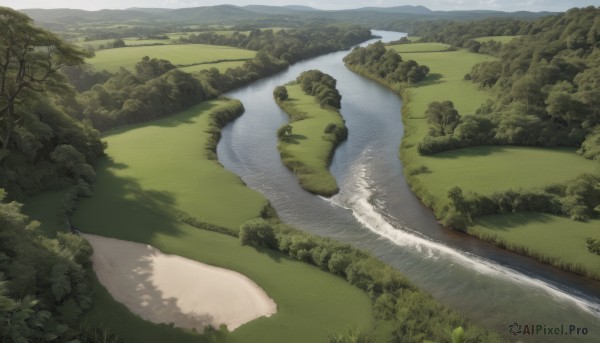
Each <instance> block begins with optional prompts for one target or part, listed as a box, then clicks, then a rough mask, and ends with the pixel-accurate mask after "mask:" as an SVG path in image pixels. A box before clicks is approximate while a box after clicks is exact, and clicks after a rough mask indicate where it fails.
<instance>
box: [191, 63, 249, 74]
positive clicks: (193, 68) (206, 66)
mask: <svg viewBox="0 0 600 343" xmlns="http://www.w3.org/2000/svg"><path fill="white" fill-rule="evenodd" d="M244 63H245V61H227V62H215V63H204V64H197V65H194V66H189V67H181V68H179V70H181V71H184V72H186V73H190V74H193V73H197V72H200V71H202V70H207V69H210V68H217V69H218V70H219V71H220V72H221V73H223V72H225V71H226V70H227V69H229V68H236V67H240V66H243V65H244Z"/></svg>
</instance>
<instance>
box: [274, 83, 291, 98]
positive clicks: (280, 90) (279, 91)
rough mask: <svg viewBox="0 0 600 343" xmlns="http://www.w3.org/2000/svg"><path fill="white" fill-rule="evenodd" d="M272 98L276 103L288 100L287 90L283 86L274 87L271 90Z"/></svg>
mask: <svg viewBox="0 0 600 343" xmlns="http://www.w3.org/2000/svg"><path fill="white" fill-rule="evenodd" d="M273 97H274V98H275V100H278V101H281V100H286V99H287V98H288V92H287V88H285V86H277V87H275V89H274V90H273Z"/></svg>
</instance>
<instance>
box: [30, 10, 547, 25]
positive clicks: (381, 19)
mask: <svg viewBox="0 0 600 343" xmlns="http://www.w3.org/2000/svg"><path fill="white" fill-rule="evenodd" d="M22 12H23V13H26V14H27V15H29V16H30V17H32V18H33V19H34V20H35V21H36V22H38V23H40V24H41V25H44V24H47V26H51V27H56V25H58V24H60V25H61V27H63V28H64V27H66V26H71V27H72V26H77V25H81V24H85V23H103V24H106V23H109V24H132V25H143V24H150V25H153V23H169V24H182V25H184V24H225V25H236V24H257V23H261V22H263V23H264V22H265V21H270V22H271V23H278V24H281V25H286V23H289V24H290V25H292V23H294V22H296V23H297V22H300V21H304V20H316V21H328V22H343V23H353V24H360V25H364V26H370V27H373V28H377V27H379V28H380V27H385V25H386V24H389V23H392V22H398V21H403V20H404V21H409V20H410V21H415V20H432V19H450V20H452V19H455V20H463V19H481V18H486V17H514V18H519V19H534V18H539V17H541V16H546V15H549V14H552V13H550V12H540V13H536V12H525V11H521V12H513V13H510V12H499V11H481V10H476V11H432V10H430V9H428V8H426V7H424V6H395V7H373V6H371V7H363V8H357V9H345V10H336V11H324V10H319V9H315V8H312V7H308V6H299V5H292V6H264V5H249V6H244V7H240V6H234V5H218V6H202V7H192V8H181V9H164V8H129V9H126V10H100V11H84V10H74V9H26V10H22ZM53 25H54V26H53Z"/></svg>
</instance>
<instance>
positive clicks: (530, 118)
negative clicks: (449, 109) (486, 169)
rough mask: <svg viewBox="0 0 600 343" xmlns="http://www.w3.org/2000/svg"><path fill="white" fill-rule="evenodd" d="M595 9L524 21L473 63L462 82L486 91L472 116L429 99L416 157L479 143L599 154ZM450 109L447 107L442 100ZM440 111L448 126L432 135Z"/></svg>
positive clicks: (599, 30) (599, 36) (599, 24)
mask: <svg viewBox="0 0 600 343" xmlns="http://www.w3.org/2000/svg"><path fill="white" fill-rule="evenodd" d="M599 14H600V9H597V8H593V7H588V8H585V9H573V10H570V11H568V12H566V13H565V14H561V15H558V16H555V17H550V18H545V19H541V20H539V21H536V22H534V23H530V24H529V23H527V24H524V25H523V27H528V28H530V29H529V30H528V31H527V32H528V33H529V34H526V35H523V36H521V37H520V38H517V39H515V40H513V41H511V42H509V43H507V44H505V45H504V46H503V47H502V49H501V50H500V58H499V60H498V61H492V62H484V63H480V64H478V65H476V66H474V67H473V70H472V72H471V73H470V74H467V75H465V78H466V79H469V80H472V81H473V82H475V83H478V84H479V85H480V87H482V88H485V89H488V90H489V91H490V92H491V93H492V94H493V96H492V100H490V101H488V103H486V104H483V105H482V106H481V108H480V109H479V110H478V111H477V113H475V114H472V113H463V114H460V115H457V116H456V115H455V116H451V118H450V117H447V116H444V115H443V114H441V113H442V112H443V111H441V109H439V108H437V109H436V108H433V107H436V106H438V105H437V104H432V105H431V106H433V107H431V108H430V110H429V111H428V113H427V116H428V118H429V119H430V122H431V123H434V124H432V130H430V133H429V135H428V137H426V138H425V140H424V142H423V143H422V144H421V146H420V147H419V151H420V152H421V153H422V154H432V153H435V152H439V151H443V150H448V149H453V148H457V147H464V146H470V145H485V144H493V145H498V144H510V145H527V146H545V147H553V146H571V147H577V148H580V150H579V153H580V154H581V155H582V156H584V157H586V158H590V159H595V158H598V157H599V156H600V146H599V145H598V143H599V141H600V133H599V126H598V125H599V124H600V112H599V111H598V108H599V106H600V103H599V102H598V99H600V91H599V90H598V80H599V79H600V78H599V76H600V63H599V62H598V61H600V59H599V56H600V50H599V49H598V47H599V45H600V20H599V19H598V18H599ZM447 105H448V106H450V105H451V104H447ZM436 115H437V116H440V115H441V118H443V119H444V120H445V121H448V122H449V124H448V126H449V130H448V131H446V132H440V130H438V129H436V128H435V126H436V125H437V124H435V123H436V122H439V119H436V118H434V117H435V116H436Z"/></svg>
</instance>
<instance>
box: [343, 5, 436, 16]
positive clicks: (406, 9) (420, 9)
mask: <svg viewBox="0 0 600 343" xmlns="http://www.w3.org/2000/svg"><path fill="white" fill-rule="evenodd" d="M349 11H359V12H360V11H372V12H385V13H408V14H425V15H427V14H430V13H431V12H432V11H431V10H430V9H429V8H427V7H425V6H411V5H406V6H395V7H362V8H357V9H353V10H349Z"/></svg>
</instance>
